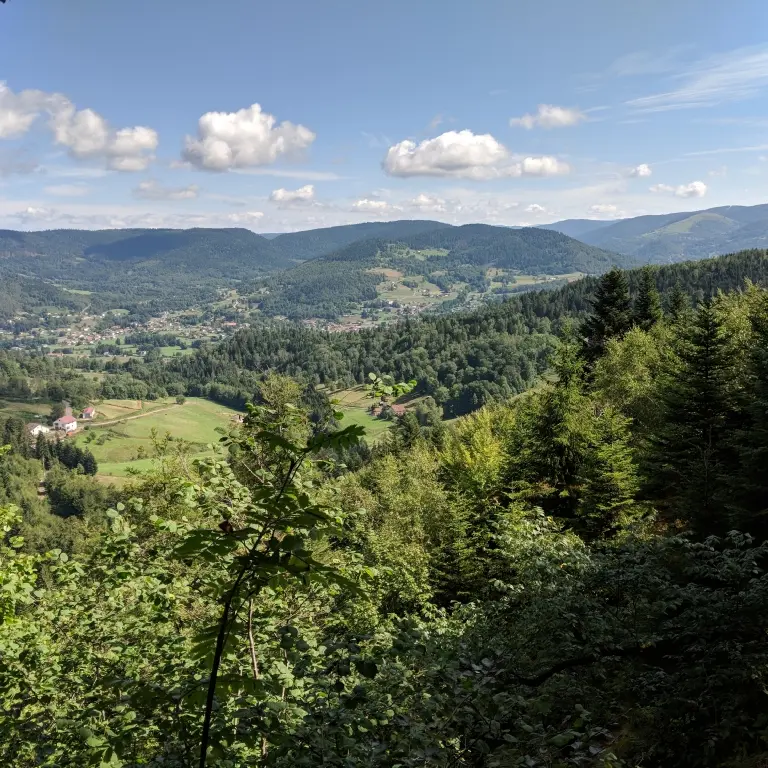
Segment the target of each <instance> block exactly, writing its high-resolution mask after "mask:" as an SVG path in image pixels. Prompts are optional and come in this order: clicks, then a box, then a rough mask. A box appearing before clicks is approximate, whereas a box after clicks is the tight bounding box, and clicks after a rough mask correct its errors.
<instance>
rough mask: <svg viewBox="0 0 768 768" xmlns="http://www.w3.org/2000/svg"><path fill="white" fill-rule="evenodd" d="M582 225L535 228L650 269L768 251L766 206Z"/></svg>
mask: <svg viewBox="0 0 768 768" xmlns="http://www.w3.org/2000/svg"><path fill="white" fill-rule="evenodd" d="M587 222H588V220H584V219H570V220H565V221H558V222H555V223H554V224H547V225H545V226H544V227H541V228H542V229H548V230H554V231H556V232H562V233H563V234H571V233H573V232H575V231H578V232H579V234H578V235H577V236H578V238H579V239H580V240H582V241H583V242H585V243H588V244H590V245H594V246H597V247H599V248H605V249H607V250H610V251H615V252H617V253H622V254H625V255H628V256H633V257H635V258H637V259H638V260H640V261H641V262H649V263H652V264H665V263H672V262H676V261H685V260H687V259H701V258H708V257H710V256H717V255H722V254H725V253H734V252H736V251H742V250H747V249H750V248H766V247H768V204H763V205H752V206H743V205H728V206H720V207H716V208H707V209H704V210H700V211H687V212H682V213H668V214H661V215H649V216H636V217H634V218H629V219H620V220H618V221H612V222H605V221H595V222H593V223H594V227H593V228H589V226H588V224H587Z"/></svg>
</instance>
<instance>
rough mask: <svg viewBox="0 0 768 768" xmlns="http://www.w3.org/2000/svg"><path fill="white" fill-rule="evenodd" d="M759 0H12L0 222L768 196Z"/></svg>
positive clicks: (693, 203) (93, 223)
mask: <svg viewBox="0 0 768 768" xmlns="http://www.w3.org/2000/svg"><path fill="white" fill-rule="evenodd" d="M766 22H768V9H766V6H765V3H764V2H760V1H759V0H739V1H738V2H735V3H731V4H723V3H722V2H714V1H713V0H664V1H662V0H643V2H642V3H629V2H616V1H615V0H612V1H611V2H608V1H607V0H581V2H578V3H575V2H572V1H571V0H515V1H514V2H512V0H475V2H458V1H457V0H439V2H438V0H417V1H416V2H414V0H410V2H404V1H402V0H388V2H386V3H374V2H366V1H365V0H357V2H351V1H348V0H324V2H318V1H317V0H281V1H280V2H268V1H266V0H262V1H261V2H259V1H257V0H216V1H215V2H214V1H213V0H208V2H204V1H203V0H132V2H112V0H110V1H109V2H104V0H67V1H66V2H63V1H62V0H8V2H7V3H6V5H4V6H0V82H2V83H3V85H2V86H0V227H6V228H17V229H47V228H52V227H59V226H64V227H88V228H101V227H124V226H172V227H185V226H244V227H248V228H250V229H253V230H255V231H262V232H278V231H289V230H296V229H306V228H312V227H319V226H328V225H334V224H344V223H353V222H360V221H369V220H374V219H397V218H435V219H441V220H444V221H450V222H453V223H466V222H471V221H483V222H487V223H492V224H538V223H545V222H549V221H555V220H557V219H562V218H582V217H585V218H615V217H618V216H633V215H639V214H643V213H661V212H666V211H675V210H694V209H698V208H705V207H712V206H716V205H728V204H746V205H750V204H757V203H764V202H768V187H767V186H766V181H767V180H768V23H766Z"/></svg>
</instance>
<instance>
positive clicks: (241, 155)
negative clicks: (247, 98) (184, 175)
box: [183, 104, 315, 171]
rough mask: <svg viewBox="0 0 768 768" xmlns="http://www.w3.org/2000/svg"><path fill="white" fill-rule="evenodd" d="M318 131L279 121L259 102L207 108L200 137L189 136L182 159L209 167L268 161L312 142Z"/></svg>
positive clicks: (200, 124)
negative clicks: (228, 108) (226, 109)
mask: <svg viewBox="0 0 768 768" xmlns="http://www.w3.org/2000/svg"><path fill="white" fill-rule="evenodd" d="M314 140H315V134H314V133H313V132H312V131H310V130H309V128H305V127H304V126H303V125H294V124H293V123H290V122H287V121H286V122H283V123H280V124H278V123H277V120H276V118H275V117H274V116H273V115H270V114H269V113H267V112H262V111H261V106H260V105H259V104H252V105H251V106H250V107H247V108H245V109H241V110H239V111H238V112H206V114H204V115H203V116H202V117H201V118H200V120H199V121H198V126H197V138H195V137H192V136H187V138H186V143H185V147H184V152H183V159H184V160H186V161H187V162H188V163H191V164H192V165H193V166H195V167H196V168H200V169H201V170H206V171H229V170H232V169H235V168H250V167H254V166H261V165H269V164H270V163H274V162H275V161H276V160H277V159H278V158H280V157H281V156H284V155H291V154H295V153H297V152H300V151H302V150H304V149H306V148H307V147H309V146H310V144H312V142H313V141H314Z"/></svg>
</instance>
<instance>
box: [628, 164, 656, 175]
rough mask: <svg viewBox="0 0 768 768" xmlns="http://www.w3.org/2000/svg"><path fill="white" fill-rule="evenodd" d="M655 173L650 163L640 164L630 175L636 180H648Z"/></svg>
mask: <svg viewBox="0 0 768 768" xmlns="http://www.w3.org/2000/svg"><path fill="white" fill-rule="evenodd" d="M652 173H653V171H652V170H651V166H650V165H648V163H640V165H637V166H635V167H634V168H632V170H630V172H629V175H630V176H634V177H636V178H646V177H648V176H650V175H651V174H652Z"/></svg>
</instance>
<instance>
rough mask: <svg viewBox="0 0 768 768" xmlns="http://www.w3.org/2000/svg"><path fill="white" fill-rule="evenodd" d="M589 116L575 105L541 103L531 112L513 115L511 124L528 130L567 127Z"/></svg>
mask: <svg viewBox="0 0 768 768" xmlns="http://www.w3.org/2000/svg"><path fill="white" fill-rule="evenodd" d="M586 119H587V116H586V115H585V114H584V113H583V112H582V111H581V110H579V109H576V108H575V107H557V106H555V105H554V104H539V108H538V109H537V110H536V112H534V113H533V114H531V113H530V112H529V113H527V114H525V115H523V116H522V117H513V118H512V119H511V120H510V121H509V124H510V125H511V126H519V127H520V128H525V129H526V130H529V131H530V130H531V129H532V128H536V127H538V128H567V127H568V126H571V125H577V124H578V123H580V122H582V121H583V120H586Z"/></svg>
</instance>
